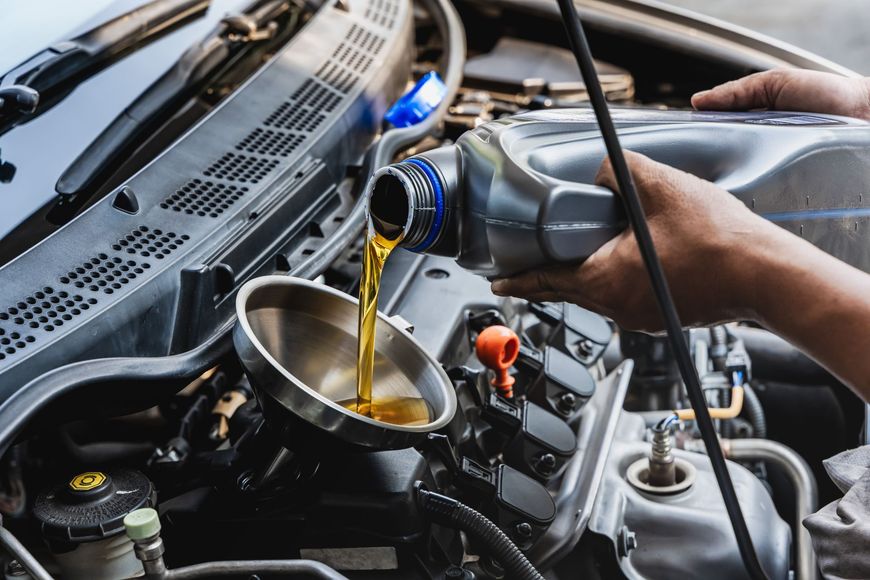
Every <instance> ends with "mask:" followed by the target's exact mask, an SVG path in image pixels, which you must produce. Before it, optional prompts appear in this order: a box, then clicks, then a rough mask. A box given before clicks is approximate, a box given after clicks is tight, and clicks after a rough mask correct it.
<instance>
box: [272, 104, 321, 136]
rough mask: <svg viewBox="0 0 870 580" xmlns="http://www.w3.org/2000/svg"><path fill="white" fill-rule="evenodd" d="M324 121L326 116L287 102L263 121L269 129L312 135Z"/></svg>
mask: <svg viewBox="0 0 870 580" xmlns="http://www.w3.org/2000/svg"><path fill="white" fill-rule="evenodd" d="M324 120H326V115H324V114H322V113H318V112H317V111H315V110H313V109H310V108H308V107H303V106H299V104H298V103H294V102H293V101H286V102H284V103H282V104H281V106H279V107H278V108H277V109H275V111H274V112H273V113H272V114H271V115H269V116H268V117H267V118H266V120H265V121H263V124H264V125H266V126H267V127H276V128H280V129H287V130H290V131H294V130H295V131H304V132H306V133H310V132H311V131H314V130H315V129H317V127H319V126H320V124H321V123H322V122H323V121H324Z"/></svg>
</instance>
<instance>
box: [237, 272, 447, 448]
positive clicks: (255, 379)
mask: <svg viewBox="0 0 870 580" xmlns="http://www.w3.org/2000/svg"><path fill="white" fill-rule="evenodd" d="M236 311H237V315H238V319H239V321H238V323H237V325H236V328H235V330H234V332H233V342H234V343H235V347H236V351H237V352H238V355H239V358H240V360H241V361H242V365H243V366H244V368H245V371H246V372H247V374H248V377H249V378H250V380H251V386H252V387H253V389H254V392H255V394H256V395H257V399H258V401H259V402H260V405H261V406H262V408H263V413H264V415H265V417H266V421H267V422H268V423H269V424H270V427H271V428H272V429H273V430H274V431H276V432H277V433H278V434H279V435H280V436H281V437H282V440H283V441H284V444H285V445H288V446H290V447H293V448H294V449H297V450H298V449H299V448H300V446H308V445H316V444H317V443H318V442H315V441H312V440H307V439H300V438H303V437H307V436H308V435H309V434H314V435H327V436H328V438H327V439H334V440H338V441H340V442H343V443H345V444H350V445H353V446H356V447H362V448H368V449H399V448H403V447H409V446H412V445H414V444H415V443H416V442H417V441H418V440H420V439H421V438H423V437H424V436H425V434H426V433H428V432H430V431H434V430H436V429H439V428H441V427H443V426H444V425H446V424H447V423H448V422H449V421H450V419H451V418H452V417H453V414H454V412H455V411H456V394H455V392H454V390H453V385H452V383H451V382H450V379H449V378H448V377H447V374H446V373H445V372H444V370H443V369H442V368H441V365H440V364H439V363H438V361H437V360H435V359H434V358H433V357H432V356H431V355H430V354H429V353H427V352H426V351H425V350H424V349H423V347H421V346H420V345H419V343H417V341H416V340H414V338H413V337H412V336H411V335H410V334H408V333H407V332H405V331H404V330H403V329H402V328H401V327H400V326H398V325H397V324H396V323H395V322H393V321H391V320H390V319H388V318H387V317H386V316H384V315H383V314H380V313H379V314H378V322H377V338H376V342H375V365H374V386H373V396H374V398H379V397H384V396H398V397H420V396H422V397H423V398H424V399H425V400H426V402H427V403H428V404H429V406H430V409H431V413H432V421H431V422H430V423H428V424H425V425H393V424H389V423H383V422H380V421H376V420H374V419H371V418H369V417H364V416H362V415H359V414H357V413H355V412H353V411H349V410H347V409H345V408H343V407H342V406H341V405H339V404H337V403H336V401H347V400H352V399H354V398H355V397H356V353H357V317H358V313H359V307H358V303H357V300H355V299H354V298H351V297H350V296H347V295H346V294H343V293H341V292H339V291H337V290H334V289H332V288H329V287H328V286H323V285H320V284H316V283H314V282H309V281H307V280H301V279H298V278H291V277H287V276H264V277H262V278H257V279H254V280H251V281H250V282H248V283H246V284H245V285H244V286H243V287H242V289H241V290H240V291H239V294H238V298H237V299H236ZM312 426H313V427H314V430H312V429H311V427H312ZM324 441H326V439H324Z"/></svg>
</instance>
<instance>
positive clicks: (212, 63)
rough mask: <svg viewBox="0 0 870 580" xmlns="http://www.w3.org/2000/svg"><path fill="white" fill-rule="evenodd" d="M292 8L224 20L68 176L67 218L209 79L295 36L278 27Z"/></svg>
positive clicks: (275, 5)
mask: <svg viewBox="0 0 870 580" xmlns="http://www.w3.org/2000/svg"><path fill="white" fill-rule="evenodd" d="M290 8H291V1H290V0H265V1H264V0H257V1H256V2H254V3H252V4H251V5H250V6H248V7H247V9H246V10H245V11H243V12H242V13H240V14H236V15H230V16H227V17H226V18H224V19H223V20H221V22H220V24H218V26H217V27H215V28H214V29H213V30H212V31H211V32H210V33H209V34H208V35H207V36H206V37H205V38H204V39H203V40H201V41H200V42H198V43H197V44H195V45H193V46H191V47H190V48H189V49H188V50H187V51H185V53H184V54H183V55H182V56H181V58H180V59H179V60H178V62H177V63H176V64H175V65H174V66H173V67H172V68H171V69H169V70H168V71H167V72H166V73H165V74H164V75H163V76H161V77H160V78H159V79H157V80H156V81H155V82H154V83H153V84H152V85H151V86H150V87H148V88H147V89H146V90H145V92H143V93H142V94H141V95H140V96H139V97H137V98H136V100H135V101H134V102H133V103H131V104H130V106H129V107H127V108H126V109H125V110H124V112H123V113H121V114H120V115H118V116H117V117H116V118H115V119H114V120H113V121H112V123H111V124H110V125H109V126H108V127H107V128H106V129H105V130H104V131H103V132H102V133H100V135H98V136H97V138H96V139H95V140H94V141H93V142H92V143H91V144H90V145H89V146H88V147H86V148H85V149H84V151H83V152H82V154H81V155H79V156H78V157H77V158H76V160H75V161H73V162H72V164H71V165H70V166H69V167H68V168H67V169H66V171H64V173H63V175H61V177H60V179H59V180H58V181H57V185H56V186H55V189H56V190H57V192H58V193H59V194H60V195H61V197H62V198H63V199H62V200H61V203H60V204H59V205H66V206H67V211H66V212H62V213H65V214H69V213H70V210H74V209H76V208H78V207H80V206H81V204H82V203H83V201H84V200H85V199H87V197H90V195H91V194H93V193H94V191H95V190H96V188H97V187H98V186H99V185H100V184H101V183H103V182H104V181H105V179H106V178H108V177H109V176H110V175H111V174H112V173H113V172H114V171H115V170H116V169H117V167H118V166H119V165H120V162H121V161H122V160H123V159H126V158H128V157H129V155H130V154H131V153H132V151H133V150H135V149H136V148H137V147H138V145H140V144H141V142H142V141H143V139H144V138H145V137H146V136H147V135H149V134H150V133H151V132H153V131H154V130H155V129H156V128H157V127H158V126H160V125H162V124H163V123H165V122H166V121H167V120H169V118H170V117H171V116H172V115H173V114H174V113H175V112H176V111H177V110H178V109H179V107H180V106H181V105H182V104H183V103H184V102H186V101H187V100H189V99H190V98H192V97H194V96H195V95H196V94H197V93H198V92H199V91H200V90H201V89H203V88H204V86H205V84H206V82H207V81H208V80H209V79H212V78H215V77H216V76H218V75H220V74H222V73H223V72H224V71H226V70H228V68H229V67H230V66H231V64H232V63H234V62H236V61H237V59H238V58H239V57H240V56H241V55H242V54H243V53H245V52H246V51H247V50H248V48H250V47H252V46H254V45H256V44H258V43H261V42H263V41H275V42H278V41H281V40H282V38H283V37H284V36H286V35H288V34H289V33H291V32H292V30H293V29H294V28H295V24H293V23H290V22H288V23H285V24H284V26H282V27H280V26H278V20H279V19H280V18H281V17H282V16H284V15H285V14H287V13H289V12H290ZM295 14H298V13H295ZM293 20H294V21H295V19H293ZM58 209H59V208H58ZM54 215H60V214H59V213H58V212H54Z"/></svg>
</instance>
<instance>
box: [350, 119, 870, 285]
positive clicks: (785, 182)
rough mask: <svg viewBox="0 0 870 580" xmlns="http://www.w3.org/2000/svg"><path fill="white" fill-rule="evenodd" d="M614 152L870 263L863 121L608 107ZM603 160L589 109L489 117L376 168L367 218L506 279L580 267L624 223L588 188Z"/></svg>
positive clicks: (605, 193) (868, 162)
mask: <svg viewBox="0 0 870 580" xmlns="http://www.w3.org/2000/svg"><path fill="white" fill-rule="evenodd" d="M613 117H614V121H615V123H616V124H617V127H618V129H619V131H620V138H621V141H622V145H623V147H625V148H626V149H630V150H633V151H637V152H639V153H643V154H645V155H648V156H649V157H651V158H653V159H655V160H657V161H661V162H663V163H667V164H668V165H672V166H674V167H677V168H680V169H683V170H685V171H688V172H690V173H693V174H695V175H697V176H699V177H702V178H704V179H708V180H710V181H713V182H716V183H717V184H718V185H720V186H721V187H723V188H725V189H727V190H728V191H730V192H731V193H732V194H734V195H735V196H737V197H738V198H739V199H741V200H742V201H743V202H744V203H746V204H747V205H748V206H749V207H750V208H751V209H752V210H753V211H755V212H756V213H759V214H761V215H763V216H764V217H766V218H768V219H770V220H771V221H774V222H776V223H778V224H779V225H781V226H783V227H785V228H786V229H789V230H791V231H793V232H795V233H797V234H799V235H802V236H803V237H805V238H806V239H808V240H809V241H811V242H813V243H814V244H816V245H818V246H819V247H821V248H822V249H823V250H826V251H828V252H830V253H831V254H833V255H835V256H837V257H838V258H840V259H842V260H845V261H847V262H849V263H851V264H853V265H855V266H857V267H859V268H861V269H863V270H865V271H870V251H868V248H870V229H868V225H870V224H868V220H870V203H868V199H867V198H868V196H870V123H865V122H863V121H858V120H854V119H846V118H841V117H832V116H826V115H817V114H806V113H782V112H778V113H773V112H760V113H704V112H693V111H650V110H640V109H634V110H632V109H624V110H614V111H613ZM604 156H605V151H604V146H603V143H602V141H601V139H600V134H599V132H598V129H597V125H596V123H595V118H594V116H593V114H592V112H591V111H590V110H585V109H575V110H562V111H546V112H543V111H541V112H533V113H525V114H522V115H517V116H514V117H511V118H508V119H502V120H498V121H493V122H490V123H486V124H484V125H481V126H480V127H477V128H476V129H474V130H472V131H469V132H467V133H466V134H464V135H463V136H462V137H461V138H460V139H459V140H458V141H457V142H456V144H455V145H451V146H447V147H442V148H439V149H435V150H432V151H428V152H426V153H422V154H419V155H415V156H414V157H411V158H409V159H406V160H404V161H402V162H400V163H396V164H393V165H390V166H388V167H385V168H383V169H381V170H379V171H378V172H377V173H376V174H375V175H374V176H373V178H372V180H371V182H370V183H369V184H368V188H367V196H368V210H369V211H368V215H369V219H370V222H371V225H372V227H374V228H375V229H376V230H377V231H379V232H380V233H381V234H382V235H384V236H386V237H388V238H389V239H395V238H396V237H399V236H401V237H402V239H401V242H400V244H401V246H403V247H405V248H407V249H409V250H412V251H416V252H424V253H428V254H436V255H442V256H450V257H453V258H456V260H457V262H458V263H459V264H460V265H461V266H463V267H465V268H467V269H469V270H472V271H475V272H478V273H480V274H483V275H486V276H504V275H508V274H512V273H516V272H520V271H523V270H526V269H529V268H533V267H537V266H543V265H548V264H554V263H560V262H576V261H582V260H583V259H585V258H587V257H588V256H590V255H591V254H592V253H593V252H594V251H595V250H596V249H598V248H599V247H600V246H601V245H602V244H604V243H605V242H606V241H607V240H608V239H610V238H612V237H613V236H615V235H616V234H617V233H619V232H620V231H622V229H623V228H625V227H626V223H625V218H624V215H623V212H622V207H621V203H620V201H619V200H618V199H617V198H616V197H615V196H614V194H613V193H612V192H611V191H610V190H608V189H605V188H602V187H598V186H595V185H593V181H594V177H595V173H596V172H597V170H598V167H599V166H600V164H601V161H602V159H603V158H604Z"/></svg>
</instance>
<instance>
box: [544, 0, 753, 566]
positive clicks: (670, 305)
mask: <svg viewBox="0 0 870 580" xmlns="http://www.w3.org/2000/svg"><path fill="white" fill-rule="evenodd" d="M558 2H559V10H560V11H561V13H562V22H563V24H564V25H565V30H566V32H567V33H568V41H569V44H570V46H571V50H572V52H573V53H574V57H575V58H576V59H577V64H578V66H579V67H580V73H581V75H582V77H583V81H584V83H585V84H586V90H587V91H588V92H589V100H590V101H591V103H592V109H593V110H594V112H595V118H596V120H597V121H598V127H599V129H600V130H601V136H602V137H603V139H604V145H605V147H606V148H607V155H608V157H609V158H610V162H611V164H612V165H613V172H614V174H615V175H616V181H617V184H618V186H619V192H620V193H621V194H622V200H623V203H624V205H625V210H626V213H627V214H628V218H629V222H630V223H631V228H632V230H633V231H634V236H635V239H636V240H637V245H638V248H639V249H640V254H641V257H642V258H643V262H644V265H645V266H646V269H647V272H648V273H649V278H650V283H651V285H652V288H653V293H654V294H655V297H656V302H657V303H658V306H659V310H660V311H661V314H662V318H664V321H665V328H666V329H667V331H668V339H669V341H670V343H671V349H672V350H673V353H674V356H675V358H676V360H677V366H678V367H679V369H680V375H681V376H682V379H683V382H684V383H685V385H686V393H687V394H688V396H689V401H690V402H691V403H692V409H694V411H695V416H696V422H697V425H698V429H699V430H700V431H701V438H702V439H703V440H704V446H705V447H706V448H707V454H708V455H709V456H710V463H711V465H712V467H713V473H714V475H715V476H716V482H717V483H718V484H719V489H720V491H721V492H722V499H723V500H724V502H725V509H726V511H727V512H728V518H729V519H730V520H731V527H732V528H734V537H735V539H736V540H737V547H738V549H739V551H740V556H741V558H742V559H743V564H744V566H746V571H747V572H748V573H749V576H750V577H751V578H753V579H761V578H764V579H766V578H767V574H765V572H764V569H763V568H762V567H761V562H759V560H758V554H756V553H755V548H754V547H753V545H752V537H751V536H750V535H749V528H748V527H747V526H746V521H745V520H744V519H743V511H742V510H741V508H740V503H739V502H738V501H737V493H736V492H735V491H734V483H733V482H732V481H731V476H730V475H729V474H728V466H727V464H726V463H725V457H724V455H723V454H722V448H721V447H720V445H719V438H718V436H717V434H716V429H715V427H714V426H713V421H712V419H710V412H709V411H708V410H707V400H706V398H705V397H704V391H703V390H702V389H701V380H700V378H699V377H698V373H697V371H696V369H695V365H694V362H693V361H692V355H691V353H690V352H689V345H688V343H687V342H686V340H685V338H684V337H683V327H682V324H681V323H680V318H679V316H678V315H677V308H676V306H674V300H673V298H672V297H671V291H670V289H669V288H668V283H667V280H666V279H665V274H664V271H663V270H662V264H661V262H660V261H659V257H658V253H657V252H656V248H655V245H654V244H653V240H652V235H651V234H650V231H649V225H648V224H647V222H646V216H645V215H644V212H643V206H642V205H641V203H640V197H639V196H638V194H637V190H636V189H635V187H634V182H633V181H632V178H631V172H630V171H629V170H628V164H627V163H626V161H625V155H624V154H623V151H622V146H621V145H620V144H619V136H618V135H617V134H616V127H615V126H614V124H613V119H612V118H611V116H610V111H609V109H608V108H607V100H606V99H605V98H604V91H603V90H602V89H601V83H600V82H599V80H598V74H597V73H596V71H595V64H594V62H593V61H592V51H591V49H590V48H589V43H588V42H587V40H586V34H585V33H584V32H583V26H582V24H581V23H580V17H579V15H578V14H577V7H576V6H575V5H574V0H558Z"/></svg>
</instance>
